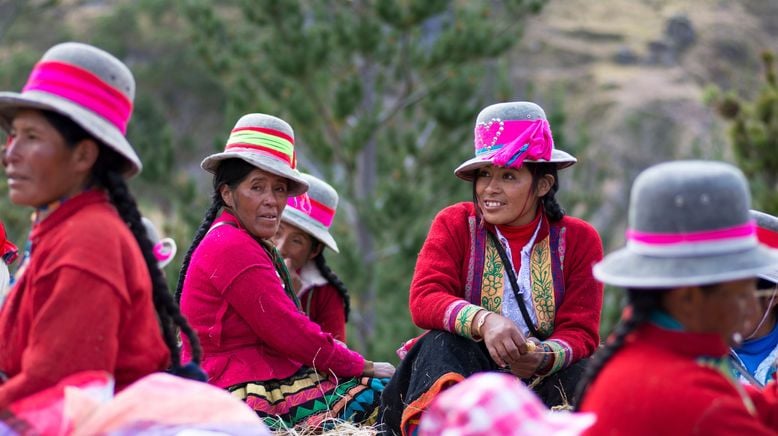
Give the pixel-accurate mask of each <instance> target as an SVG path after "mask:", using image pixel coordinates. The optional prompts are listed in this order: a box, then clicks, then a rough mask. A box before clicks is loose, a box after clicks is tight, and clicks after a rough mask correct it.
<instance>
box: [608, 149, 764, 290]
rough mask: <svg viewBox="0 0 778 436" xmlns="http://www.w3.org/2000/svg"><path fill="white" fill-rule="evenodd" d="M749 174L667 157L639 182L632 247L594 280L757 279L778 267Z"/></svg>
mask: <svg viewBox="0 0 778 436" xmlns="http://www.w3.org/2000/svg"><path fill="white" fill-rule="evenodd" d="M750 205H751V195H750V194H749V191H748V182H747V181H746V178H745V176H744V175H743V173H742V172H741V171H740V170H739V169H737V168H735V167H734V166H732V165H729V164H726V163H723V162H711V161H676V162H667V163H662V164H659V165H655V166H653V167H650V168H648V169H647V170H645V171H643V172H642V173H640V174H639V175H638V177H637V178H636V179H635V182H634V183H633V185H632V192H631V194H630V201H629V217H628V228H627V233H626V240H627V244H626V247H624V248H622V249H620V250H617V251H615V252H613V253H610V254H608V255H607V256H605V258H604V259H603V260H602V261H601V262H600V263H598V264H596V265H595V266H594V270H593V272H594V277H596V278H597V279H598V280H600V281H602V282H604V283H608V284H611V285H615V286H622V287H626V288H672V287H676V286H695V285H707V284H714V283H721V282H726V281H732V280H739V279H746V278H751V277H756V276H757V275H759V274H763V273H767V272H770V271H771V270H774V269H775V268H776V266H778V251H776V250H771V249H769V248H768V247H766V246H764V245H762V244H760V243H759V242H758V239H757V227H756V225H755V222H754V220H753V219H752V217H751V214H750V212H749V207H750Z"/></svg>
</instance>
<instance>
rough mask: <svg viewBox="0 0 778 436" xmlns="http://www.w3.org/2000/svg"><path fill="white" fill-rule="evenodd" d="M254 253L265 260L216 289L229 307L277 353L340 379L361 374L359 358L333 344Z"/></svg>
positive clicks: (357, 354)
mask: <svg viewBox="0 0 778 436" xmlns="http://www.w3.org/2000/svg"><path fill="white" fill-rule="evenodd" d="M244 249H248V248H246V247H244ZM256 250H260V251H261V250H262V249H261V248H260V247H259V246H257V247H256ZM257 254H258V255H259V256H264V258H265V259H266V260H267V261H266V262H264V263H255V264H253V265H251V266H249V267H247V268H245V269H244V270H242V271H240V272H239V273H238V274H237V275H235V276H234V278H232V279H231V280H230V281H229V282H228V283H225V284H224V286H219V288H220V289H223V295H224V298H225V299H226V301H227V302H228V303H229V305H230V306H231V307H232V308H233V309H234V310H235V311H236V312H237V313H238V314H240V316H241V317H242V318H243V319H244V320H245V321H246V323H247V324H248V325H250V326H251V329H252V330H253V331H254V332H255V333H256V335H257V336H258V337H259V338H261V340H262V341H263V342H264V343H266V344H268V345H269V346H270V347H272V348H274V349H275V350H277V351H278V352H279V353H280V354H283V355H285V356H288V357H289V358H290V359H292V360H296V361H298V362H301V363H303V364H304V365H307V366H309V367H312V368H316V369H317V370H319V371H332V372H333V373H334V374H335V375H338V376H341V377H354V376H358V375H360V374H361V373H362V370H363V369H364V365H365V364H364V359H363V358H362V356H360V355H359V353H357V352H355V351H351V350H349V349H348V348H346V347H344V346H342V345H340V344H338V343H337V342H335V341H334V338H333V337H332V335H330V334H327V333H324V332H323V331H322V330H321V328H320V327H319V325H318V324H316V323H314V322H312V321H311V320H310V319H309V318H308V317H307V316H305V314H304V313H303V312H301V311H299V310H298V309H297V307H296V306H295V304H294V303H293V302H292V300H290V299H289V297H288V296H287V295H286V293H285V292H284V289H283V287H282V286H281V282H280V280H279V279H278V276H277V275H276V271H275V269H274V268H273V265H272V263H271V262H270V259H269V258H268V257H267V255H266V254H265V253H264V252H261V253H257Z"/></svg>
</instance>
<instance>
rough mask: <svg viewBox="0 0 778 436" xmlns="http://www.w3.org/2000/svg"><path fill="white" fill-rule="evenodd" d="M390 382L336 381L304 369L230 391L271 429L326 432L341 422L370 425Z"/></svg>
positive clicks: (233, 388) (374, 419)
mask: <svg viewBox="0 0 778 436" xmlns="http://www.w3.org/2000/svg"><path fill="white" fill-rule="evenodd" d="M388 381H389V380H388V379H378V378H373V377H360V378H349V379H345V380H338V379H337V378H335V377H333V376H329V375H325V374H321V373H318V372H316V371H315V370H314V369H312V368H308V367H303V368H301V369H300V370H299V371H297V373H295V374H294V375H293V376H291V377H289V378H286V379H283V380H268V381H264V382H255V383H242V384H239V385H236V386H232V387H230V388H228V390H229V391H230V392H232V394H233V395H235V396H236V397H238V398H240V399H242V400H244V401H245V402H246V404H248V405H249V407H251V408H252V409H254V410H255V411H256V412H257V415H259V416H260V417H261V418H262V419H263V420H264V421H265V424H267V426H268V427H270V428H271V429H275V430H282V429H287V428H292V427H299V428H302V429H327V428H330V427H333V426H334V425H335V424H337V422H338V421H340V420H348V421H351V422H355V423H365V424H368V425H371V424H373V423H375V421H376V416H377V413H378V402H379V399H380V395H381V391H383V389H384V387H385V386H386V383H387V382H388Z"/></svg>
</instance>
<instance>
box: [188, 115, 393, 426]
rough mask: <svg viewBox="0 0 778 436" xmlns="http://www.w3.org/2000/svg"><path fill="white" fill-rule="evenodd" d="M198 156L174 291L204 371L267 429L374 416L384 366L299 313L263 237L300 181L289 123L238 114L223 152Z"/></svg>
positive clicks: (388, 371)
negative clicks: (194, 199)
mask: <svg viewBox="0 0 778 436" xmlns="http://www.w3.org/2000/svg"><path fill="white" fill-rule="evenodd" d="M201 166H202V167H203V169H205V170H206V171H209V172H211V173H213V175H214V176H213V194H212V203H211V207H210V208H209V209H208V212H207V213H206V216H205V219H204V220H203V222H202V224H201V225H200V228H199V229H198V231H197V234H196V235H195V237H194V241H193V242H192V246H191V247H190V248H189V251H188V252H187V253H186V256H185V258H184V264H183V266H182V268H181V276H180V277H179V282H178V290H177V297H178V298H179V299H180V301H181V310H182V311H183V312H184V314H185V315H186V316H187V319H188V320H189V322H190V323H191V324H192V326H193V327H194V329H195V331H196V332H197V334H198V336H199V337H200V341H201V343H202V346H203V368H204V369H205V371H206V372H207V373H208V377H209V379H208V381H209V382H210V383H212V384H214V385H216V386H219V387H222V388H224V389H227V390H229V391H230V392H232V393H233V394H234V395H235V396H237V397H239V398H241V399H242V400H244V401H246V403H247V404H248V405H249V406H250V407H252V408H253V409H254V410H255V411H256V412H257V414H258V415H259V416H260V417H262V418H263V419H264V420H265V422H266V423H267V424H268V426H270V427H272V428H274V429H279V430H282V429H286V428H291V427H293V426H301V427H304V428H307V429H311V428H313V429H317V428H320V427H322V426H327V425H331V424H332V420H331V419H332V418H337V419H343V420H352V421H358V422H363V421H365V422H370V421H372V420H375V411H376V408H377V406H378V398H379V394H380V392H381V390H383V388H384V384H385V383H386V378H388V377H391V375H392V374H393V373H394V367H393V366H392V365H391V364H389V363H385V362H376V363H373V362H370V361H368V360H365V359H364V358H363V357H362V356H360V355H359V354H358V353H356V352H354V351H351V350H349V349H348V348H346V346H345V345H343V344H342V343H340V342H338V341H335V339H334V338H333V337H332V335H330V334H328V333H325V332H323V331H322V330H321V327H319V325H318V324H316V323H314V322H312V321H311V320H310V319H309V318H308V317H307V316H305V313H303V311H302V308H301V307H300V302H299V300H298V298H297V295H296V294H295V293H294V288H293V286H292V283H291V280H290V277H289V272H288V271H287V269H286V266H285V265H284V260H283V258H282V257H281V255H280V254H279V253H278V250H276V248H275V247H274V246H273V244H272V242H270V238H272V237H273V236H274V235H275V234H276V232H277V231H278V226H279V223H280V221H281V214H282V212H283V210H284V208H285V207H286V203H287V200H288V198H289V197H290V196H298V195H302V194H304V193H305V192H306V191H307V189H308V182H307V181H306V180H305V179H303V178H302V177H301V176H300V173H299V172H298V171H297V169H296V158H295V151H294V132H293V131H292V127H291V126H289V124H287V123H286V122H285V121H283V120H281V119H279V118H276V117H273V116H270V115H265V114H248V115H244V116H243V117H241V118H240V120H238V122H237V123H236V125H235V128H234V129H233V130H232V132H231V134H230V137H229V139H228V140H227V145H226V148H225V150H224V152H222V153H216V154H213V155H211V156H208V157H207V158H205V160H203V162H202V165H201ZM190 352H191V350H190V349H189V348H188V347H187V345H186V344H184V354H185V355H189V353H190Z"/></svg>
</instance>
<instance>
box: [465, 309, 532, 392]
mask: <svg viewBox="0 0 778 436" xmlns="http://www.w3.org/2000/svg"><path fill="white" fill-rule="evenodd" d="M479 315H481V316H486V319H485V320H484V321H483V325H482V326H481V329H480V330H481V331H480V332H478V333H480V336H481V337H482V338H483V339H484V343H485V345H486V349H487V350H489V355H490V356H491V357H492V360H494V361H495V363H497V365H498V366H499V367H501V368H505V367H510V369H511V372H512V373H513V374H514V375H516V376H517V377H519V378H525V379H526V378H530V377H532V376H533V375H535V373H536V372H537V370H538V367H539V366H540V364H541V362H542V361H543V354H542V353H543V347H540V346H539V344H540V341H539V340H538V339H536V338H526V337H525V336H524V335H523V334H522V332H521V331H520V330H519V328H518V327H517V326H516V324H515V323H514V322H513V321H511V320H510V319H508V318H506V317H504V316H502V315H500V314H497V313H492V312H490V313H486V314H479ZM530 342H533V343H534V346H533V345H529V343H530Z"/></svg>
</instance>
